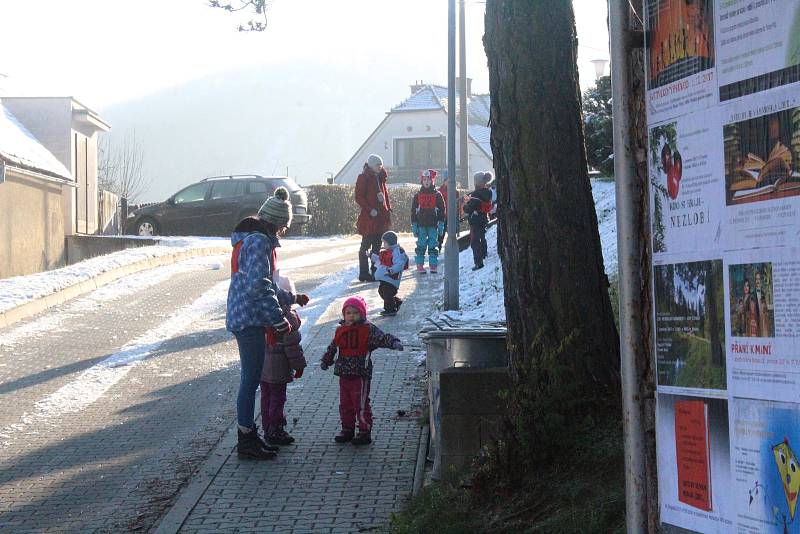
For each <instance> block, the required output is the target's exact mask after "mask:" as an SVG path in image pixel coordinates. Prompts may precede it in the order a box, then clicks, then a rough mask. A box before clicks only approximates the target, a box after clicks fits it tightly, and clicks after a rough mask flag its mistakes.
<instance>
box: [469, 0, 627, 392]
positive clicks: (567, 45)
mask: <svg viewBox="0 0 800 534" xmlns="http://www.w3.org/2000/svg"><path fill="white" fill-rule="evenodd" d="M484 45H485V47H486V55H487V57H488V60H489V85H490V90H491V128H492V136H491V144H492V151H493V153H494V167H495V170H496V172H497V178H498V187H497V191H498V203H499V205H500V206H501V208H502V213H503V216H502V217H500V223H499V232H500V233H499V248H500V251H501V252H500V254H501V257H502V263H503V277H504V281H505V303H506V315H507V320H508V336H509V340H510V342H509V353H510V360H511V366H512V371H513V373H514V375H515V377H516V378H517V379H518V380H519V379H520V377H521V376H529V375H526V373H527V372H528V370H529V369H530V368H531V367H532V366H533V367H538V368H541V367H543V366H544V367H547V366H548V365H550V363H543V362H542V361H541V359H542V357H547V354H555V353H557V354H558V357H557V361H558V365H562V366H566V372H567V373H568V374H569V375H570V376H571V380H574V381H575V383H576V384H579V385H580V386H579V387H580V389H581V390H582V391H584V392H585V395H586V397H587V399H591V398H596V397H597V396H598V395H601V396H606V395H607V394H608V393H609V392H610V393H612V395H613V394H618V391H619V339H618V336H617V330H616V327H615V324H614V319H613V315H612V310H611V303H610V300H609V296H608V279H607V277H606V275H605V270H604V266H603V256H602V250H601V248H600V238H599V235H598V229H597V215H596V214H595V209H594V201H593V199H592V192H591V186H590V183H589V178H588V174H587V165H586V151H585V147H584V138H583V124H582V117H581V105H580V104H581V100H580V89H579V85H578V72H577V66H576V57H577V52H576V45H577V38H576V34H575V22H574V13H573V10H572V3H571V2H569V1H567V0H553V1H542V0H537V1H531V0H493V1H492V0H490V1H489V2H488V3H487V6H486V34H485V36H484ZM565 340H569V341H568V342H567V343H565ZM551 361H552V360H551ZM534 375H536V376H538V377H539V378H538V379H540V380H546V381H550V380H552V378H553V377H552V375H550V376H548V372H547V369H545V372H544V376H543V375H542V373H541V372H534ZM536 376H529V378H528V380H531V379H533V380H534V381H535V380H537V378H536Z"/></svg>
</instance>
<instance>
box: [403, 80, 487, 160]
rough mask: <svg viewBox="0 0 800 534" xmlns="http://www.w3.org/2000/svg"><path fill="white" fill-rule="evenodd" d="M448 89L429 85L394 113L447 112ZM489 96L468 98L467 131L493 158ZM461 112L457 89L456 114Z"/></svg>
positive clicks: (413, 95)
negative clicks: (490, 139)
mask: <svg viewBox="0 0 800 534" xmlns="http://www.w3.org/2000/svg"><path fill="white" fill-rule="evenodd" d="M447 100H448V96H447V87H444V86H441V85H433V84H427V85H424V86H422V87H421V88H420V89H419V90H417V91H416V92H414V94H412V95H411V96H410V97H408V98H407V99H405V100H404V101H403V102H401V103H400V104H398V105H397V106H395V107H393V108H392V113H402V112H407V111H430V110H436V109H441V110H442V111H444V112H445V113H446V112H447ZM489 106H490V99H489V95H488V94H484V95H472V96H470V97H468V98H467V130H468V132H469V137H470V138H471V139H472V141H473V142H474V143H475V144H477V145H478V146H479V147H480V148H481V150H483V151H484V153H486V155H487V156H488V157H489V158H490V159H491V158H492V147H491V144H490V143H489V138H490V135H491V129H490V128H489ZM458 111H459V91H458V89H456V112H458Z"/></svg>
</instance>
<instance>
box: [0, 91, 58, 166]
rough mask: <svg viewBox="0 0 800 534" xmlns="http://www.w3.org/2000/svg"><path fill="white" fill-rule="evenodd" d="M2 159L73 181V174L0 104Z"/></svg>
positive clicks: (0, 149) (15, 164)
mask: <svg viewBox="0 0 800 534" xmlns="http://www.w3.org/2000/svg"><path fill="white" fill-rule="evenodd" d="M0 159H2V160H3V161H5V162H6V163H8V164H9V165H13V166H15V167H20V168H22V169H27V170H31V171H34V172H39V173H42V174H46V175H48V176H53V177H56V178H63V179H65V180H72V173H71V172H70V171H69V170H68V169H67V168H66V167H65V166H64V165H63V164H62V163H61V162H60V161H58V159H56V157H55V156H54V155H53V154H52V153H51V152H50V151H49V150H47V149H46V148H45V147H44V145H42V144H41V143H40V142H39V140H38V139H36V137H35V136H34V135H33V134H32V133H31V132H30V131H28V129H27V128H25V126H23V125H22V123H21V122H19V120H17V118H16V117H15V116H14V115H13V114H12V113H11V112H10V111H9V110H8V109H6V108H5V106H3V104H2V102H0Z"/></svg>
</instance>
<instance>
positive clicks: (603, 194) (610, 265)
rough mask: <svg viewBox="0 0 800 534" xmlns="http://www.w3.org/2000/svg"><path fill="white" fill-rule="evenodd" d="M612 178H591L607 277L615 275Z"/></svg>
mask: <svg viewBox="0 0 800 534" xmlns="http://www.w3.org/2000/svg"><path fill="white" fill-rule="evenodd" d="M614 187H615V186H614V181H613V180H592V196H593V197H594V209H595V211H596V212H597V225H598V230H599V231H600V245H601V246H602V247H603V262H604V263H605V266H606V274H607V275H608V277H609V278H616V276H617V267H618V264H617V197H616V193H615V189H614Z"/></svg>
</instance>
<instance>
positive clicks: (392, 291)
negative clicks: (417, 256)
mask: <svg viewBox="0 0 800 534" xmlns="http://www.w3.org/2000/svg"><path fill="white" fill-rule="evenodd" d="M381 242H382V245H383V248H382V249H381V252H380V254H373V255H372V263H373V264H374V265H375V266H376V269H375V280H377V281H378V282H380V285H378V295H380V296H381V298H382V299H383V311H382V312H381V315H383V316H393V315H397V310H399V309H400V305H401V304H403V299H401V298H398V296H397V291H398V290H399V289H400V278H401V277H402V276H403V271H404V270H406V269H408V256H407V255H406V251H405V250H403V248H402V247H401V246H400V245H398V244H397V234H396V233H394V232H391V231H389V232H385V233H384V234H383V236H382V237H381Z"/></svg>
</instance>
